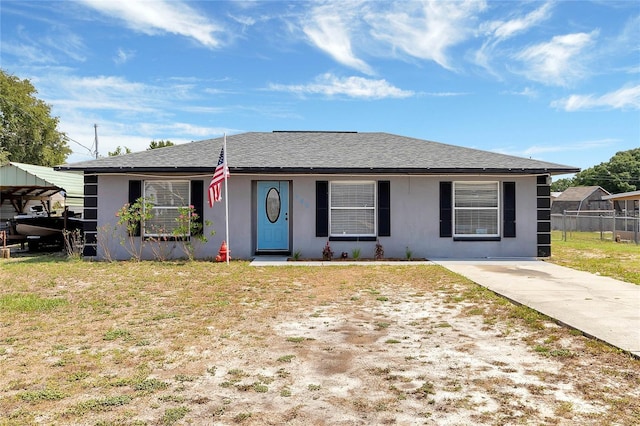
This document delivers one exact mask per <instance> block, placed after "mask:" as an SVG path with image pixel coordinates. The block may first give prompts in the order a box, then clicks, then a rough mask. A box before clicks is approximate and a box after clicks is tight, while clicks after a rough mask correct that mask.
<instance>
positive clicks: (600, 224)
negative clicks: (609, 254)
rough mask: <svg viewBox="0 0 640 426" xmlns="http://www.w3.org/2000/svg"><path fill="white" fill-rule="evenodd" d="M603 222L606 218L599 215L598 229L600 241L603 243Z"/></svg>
mask: <svg viewBox="0 0 640 426" xmlns="http://www.w3.org/2000/svg"><path fill="white" fill-rule="evenodd" d="M603 221H604V217H603V216H602V215H599V216H598V227H599V228H600V241H602V240H603V239H604V236H603V232H602V228H603V226H602V222H603Z"/></svg>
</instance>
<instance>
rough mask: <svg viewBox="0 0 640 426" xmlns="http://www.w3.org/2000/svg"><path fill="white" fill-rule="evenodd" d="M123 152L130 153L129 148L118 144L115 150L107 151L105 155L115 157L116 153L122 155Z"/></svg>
mask: <svg viewBox="0 0 640 426" xmlns="http://www.w3.org/2000/svg"><path fill="white" fill-rule="evenodd" d="M123 154H131V148H127V147H126V146H125V147H124V149H123V148H122V147H121V146H120V145H118V147H117V148H116V149H115V150H113V151H108V152H107V155H108V156H109V157H115V156H117V155H123Z"/></svg>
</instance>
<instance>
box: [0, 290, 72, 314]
mask: <svg viewBox="0 0 640 426" xmlns="http://www.w3.org/2000/svg"><path fill="white" fill-rule="evenodd" d="M67 303H68V302H67V301H66V300H65V299H61V298H43V297H40V296H38V295H37V294H6V295H3V296H0V309H2V310H6V311H11V312H46V311H51V310H53V309H56V308H57V307H59V306H64V305H66V304H67Z"/></svg>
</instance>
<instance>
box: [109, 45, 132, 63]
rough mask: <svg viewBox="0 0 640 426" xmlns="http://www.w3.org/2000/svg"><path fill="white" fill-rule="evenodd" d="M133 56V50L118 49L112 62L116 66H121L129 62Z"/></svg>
mask: <svg viewBox="0 0 640 426" xmlns="http://www.w3.org/2000/svg"><path fill="white" fill-rule="evenodd" d="M135 55H136V52H134V51H133V50H124V49H122V48H119V49H118V51H117V52H116V56H115V57H114V58H113V62H115V63H116V65H122V64H125V63H127V62H129V60H130V59H131V58H133V57H134V56H135Z"/></svg>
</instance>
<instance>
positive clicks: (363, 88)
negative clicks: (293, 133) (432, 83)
mask: <svg viewBox="0 0 640 426" xmlns="http://www.w3.org/2000/svg"><path fill="white" fill-rule="evenodd" d="M269 89H270V90H275V91H280V92H291V93H295V94H299V95H318V94H319V95H325V96H340V95H345V96H348V97H351V98H363V99H383V98H408V97H411V96H414V92H412V91H408V90H402V89H399V88H397V87H395V86H393V85H391V84H389V83H388V82H387V81H386V80H373V79H367V78H362V77H344V78H340V77H337V76H335V75H333V74H330V73H326V74H322V75H320V76H318V77H317V78H316V79H315V81H314V82H313V83H309V84H301V85H285V84H270V85H269Z"/></svg>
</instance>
